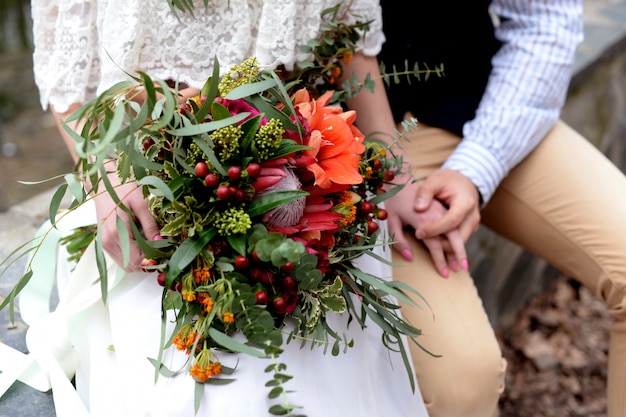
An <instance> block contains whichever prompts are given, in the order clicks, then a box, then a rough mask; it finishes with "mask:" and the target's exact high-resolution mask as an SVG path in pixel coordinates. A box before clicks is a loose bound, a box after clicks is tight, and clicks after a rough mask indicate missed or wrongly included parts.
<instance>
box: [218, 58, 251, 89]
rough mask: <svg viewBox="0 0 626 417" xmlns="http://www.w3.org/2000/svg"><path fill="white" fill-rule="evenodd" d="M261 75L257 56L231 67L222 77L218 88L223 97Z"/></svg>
mask: <svg viewBox="0 0 626 417" xmlns="http://www.w3.org/2000/svg"><path fill="white" fill-rule="evenodd" d="M258 75H259V61H258V60H257V59H256V57H253V58H249V59H246V60H245V61H243V62H242V63H241V64H239V65H233V66H232V67H230V71H229V72H228V73H227V74H225V75H224V76H223V77H222V80H221V81H220V84H219V86H218V89H219V91H220V94H221V95H222V97H224V96H226V94H228V93H230V92H231V91H232V90H234V89H235V88H237V87H239V86H240V85H243V84H248V83H250V81H251V80H252V79H254V78H256V77H257V76H258Z"/></svg>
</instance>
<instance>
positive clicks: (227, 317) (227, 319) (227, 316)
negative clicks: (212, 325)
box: [223, 311, 235, 323]
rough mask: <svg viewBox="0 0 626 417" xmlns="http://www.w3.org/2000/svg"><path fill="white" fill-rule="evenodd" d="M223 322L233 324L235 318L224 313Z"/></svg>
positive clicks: (230, 313)
mask: <svg viewBox="0 0 626 417" xmlns="http://www.w3.org/2000/svg"><path fill="white" fill-rule="evenodd" d="M223 321H224V323H234V322H235V316H234V315H233V313H232V312H230V311H227V312H226V313H224V318H223Z"/></svg>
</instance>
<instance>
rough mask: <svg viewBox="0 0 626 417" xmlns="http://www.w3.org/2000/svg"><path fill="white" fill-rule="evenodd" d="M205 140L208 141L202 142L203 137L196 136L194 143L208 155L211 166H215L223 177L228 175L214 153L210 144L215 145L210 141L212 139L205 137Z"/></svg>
mask: <svg viewBox="0 0 626 417" xmlns="http://www.w3.org/2000/svg"><path fill="white" fill-rule="evenodd" d="M203 136H204V138H205V139H206V140H202V138H201V137H198V136H194V138H193V141H194V143H195V144H196V145H198V147H199V148H200V149H201V150H202V152H204V155H206V157H207V159H208V160H209V162H211V165H213V167H214V168H215V169H216V170H217V171H218V172H219V173H220V174H222V175H226V170H225V169H224V167H223V166H222V164H221V162H220V161H219V160H218V159H217V157H216V156H215V152H213V149H212V148H211V146H212V145H211V146H209V143H211V144H212V143H213V142H212V141H211V139H210V137H208V136H206V135H203Z"/></svg>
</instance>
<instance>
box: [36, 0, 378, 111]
mask: <svg viewBox="0 0 626 417" xmlns="http://www.w3.org/2000/svg"><path fill="white" fill-rule="evenodd" d="M336 2H337V0H308V1H306V2H304V1H298V2H294V1H291V0H265V1H264V0H228V1H226V0H212V1H210V4H209V7H208V9H207V10H206V11H205V9H204V6H203V5H202V3H201V2H199V1H198V3H199V5H196V9H195V12H194V16H191V15H190V14H188V13H182V12H181V13H178V16H179V18H180V20H179V19H177V17H176V16H175V15H174V14H173V13H172V11H171V9H170V7H169V5H168V4H167V2H166V1H165V0H137V1H132V2H129V1H127V0H32V3H31V4H32V15H33V33H34V41H35V51H34V55H33V61H34V71H35V82H36V84H37V86H38V88H39V91H40V95H41V105H42V107H43V108H44V109H46V108H47V107H48V104H50V105H52V106H53V107H54V108H55V110H57V111H59V112H65V111H67V109H68V108H69V106H70V105H71V104H73V103H84V102H86V101H88V100H91V99H93V98H94V97H96V95H97V94H99V93H101V92H102V91H104V89H106V88H108V87H110V86H112V85H114V84H115V83H117V82H119V81H122V80H125V79H128V75H127V73H134V72H135V71H138V70H140V71H144V72H146V73H148V74H151V75H152V76H154V77H156V78H161V79H177V80H178V81H180V82H184V83H185V84H187V85H189V86H192V87H196V88H200V87H201V86H202V84H203V83H204V82H205V81H206V78H207V77H208V76H209V75H210V74H211V72H212V65H213V59H214V57H215V56H217V58H218V59H219V62H220V67H221V68H222V69H223V70H226V69H228V68H229V67H230V66H231V65H234V64H237V63H240V62H241V61H243V60H244V59H246V58H249V57H251V56H256V57H257V58H258V59H259V61H260V62H261V63H262V64H263V65H268V66H269V67H272V68H275V67H277V66H278V65H280V64H284V65H285V66H286V67H287V68H293V64H294V63H295V62H297V61H299V60H303V59H304V58H305V55H304V54H302V52H300V50H299V45H301V44H304V43H306V42H307V41H308V40H309V39H311V38H312V37H314V36H315V35H316V34H317V32H318V29H319V26H320V14H321V12H322V10H324V9H325V8H328V7H332V6H334V5H336ZM352 10H353V12H354V14H356V15H358V16H360V18H361V19H367V20H372V19H373V20H374V23H373V24H372V27H371V30H370V32H368V34H367V36H366V37H365V39H364V40H363V43H362V50H363V52H364V53H366V54H368V55H375V54H377V53H378V52H379V50H380V47H381V46H382V43H383V42H384V36H383V34H382V27H381V23H380V22H381V18H380V17H381V16H380V7H379V5H378V1H377V0H355V1H354V4H353V6H352ZM146 11H149V13H148V12H146Z"/></svg>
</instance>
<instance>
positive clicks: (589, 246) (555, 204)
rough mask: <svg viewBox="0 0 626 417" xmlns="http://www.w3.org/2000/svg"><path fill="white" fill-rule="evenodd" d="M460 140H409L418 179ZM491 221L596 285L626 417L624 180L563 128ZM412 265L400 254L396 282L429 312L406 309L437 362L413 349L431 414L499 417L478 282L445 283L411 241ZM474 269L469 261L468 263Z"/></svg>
mask: <svg viewBox="0 0 626 417" xmlns="http://www.w3.org/2000/svg"><path fill="white" fill-rule="evenodd" d="M459 140H460V138H458V137H457V136H455V135H453V134H451V133H449V132H447V131H443V130H440V129H435V128H430V127H420V128H419V129H418V130H417V131H415V132H414V133H413V134H412V135H411V142H410V143H409V144H406V143H403V147H404V148H405V151H406V154H407V157H408V159H409V160H410V161H412V162H413V163H414V167H415V169H416V171H417V175H418V176H423V175H425V174H427V173H428V172H430V171H432V170H434V169H436V168H438V167H439V166H440V165H441V164H442V163H443V161H444V160H445V159H446V157H447V156H448V155H449V154H450V153H451V152H452V150H453V149H454V148H455V146H456V145H457V144H458V142H459ZM481 215H482V221H483V223H484V224H485V225H486V226H488V227H489V228H491V229H492V230H494V231H495V232H497V233H499V234H500V235H502V236H504V237H506V238H508V239H510V240H511V241H513V242H516V243H518V244H519V245H521V246H522V247H524V248H526V249H527V250H528V251H530V252H532V253H534V254H536V255H537V256H540V257H542V258H543V259H545V260H546V261H548V262H550V263H551V264H552V265H554V266H555V267H556V268H558V269H560V270H561V271H562V272H564V273H566V274H567V275H569V276H571V277H573V278H576V279H578V280H579V281H580V282H581V283H583V284H584V285H586V286H587V287H589V288H591V290H592V291H594V292H595V294H596V295H597V297H599V298H600V299H602V300H603V301H605V302H606V303H607V306H608V309H609V312H610V314H611V315H612V317H613V318H614V319H615V321H614V323H613V325H612V329H611V344H610V354H609V370H608V404H609V405H608V416H609V417H625V416H626V403H625V400H624V398H625V396H626V320H625V319H626V177H625V176H624V175H623V174H622V173H621V172H620V171H619V170H618V169H617V168H616V167H615V166H614V165H613V164H612V163H611V162H610V161H609V160H608V159H606V158H605V157H604V156H603V155H602V154H601V153H600V152H599V151H598V150H596V148H594V147H593V146H592V145H591V144H590V143H589V142H588V141H587V140H586V139H585V138H583V137H581V136H580V135H579V134H578V133H576V132H575V131H573V130H572V129H571V128H569V127H568V126H567V125H565V124H564V123H563V122H558V123H557V124H556V125H555V127H554V128H553V129H552V131H551V132H550V133H549V134H548V135H547V137H546V138H545V139H544V140H543V141H542V143H541V144H540V145H539V146H538V147H537V148H536V149H535V150H534V151H533V152H532V153H531V154H530V155H529V156H528V157H527V158H526V159H524V160H523V161H522V162H521V163H520V164H519V165H518V166H517V167H516V168H515V169H514V170H513V171H512V172H511V173H510V174H509V175H508V176H507V178H506V179H505V180H504V181H503V182H502V184H501V185H500V187H499V188H498V190H497V192H496V193H495V195H494V196H493V198H492V200H491V201H490V202H489V204H488V205H487V206H486V207H485V208H484V210H483V211H482V213H481ZM412 244H413V251H414V258H415V259H414V261H413V262H412V263H407V262H406V261H404V260H403V259H402V257H401V256H399V255H397V254H395V253H394V262H395V263H400V264H404V265H403V267H398V268H395V269H394V276H395V278H396V279H398V280H400V281H404V282H406V283H408V284H410V285H412V286H413V287H414V288H415V289H416V290H418V291H419V292H420V293H421V294H422V295H423V296H424V297H425V299H426V300H427V301H428V303H429V304H430V307H431V308H432V310H430V309H429V308H427V307H422V308H407V307H405V308H404V309H403V312H404V314H405V316H406V317H407V318H408V319H409V320H410V321H411V322H412V323H413V324H415V325H416V326H417V327H418V328H420V329H422V331H423V336H421V337H420V338H419V339H418V341H419V343H420V344H422V345H423V346H424V347H425V348H426V349H428V350H430V351H431V352H433V353H436V354H440V355H442V356H441V357H440V358H433V357H432V356H430V355H428V354H426V353H424V352H423V351H422V350H420V348H419V347H416V346H412V347H411V350H412V354H413V358H414V362H415V367H416V373H417V377H418V380H419V384H420V388H421V390H422V395H423V397H424V400H425V402H426V405H427V408H428V410H429V414H430V416H431V417H455V416H459V417H473V416H475V417H489V416H491V415H495V414H496V413H497V402H498V398H499V395H500V393H501V392H502V391H503V389H504V374H505V370H506V362H505V360H504V359H503V358H502V355H501V351H500V348H499V345H498V342H497V340H496V338H495V336H494V332H493V329H492V327H491V325H490V323H489V320H488V318H487V315H486V313H485V311H484V308H483V305H482V302H481V300H480V299H479V296H478V293H477V290H476V288H475V286H474V283H473V281H472V278H471V277H470V276H469V274H467V273H464V272H459V273H454V272H452V271H451V275H450V277H449V278H448V279H444V278H442V277H441V276H439V275H438V274H437V272H436V270H435V269H434V267H433V265H432V262H431V260H430V257H429V255H428V252H427V251H426V250H425V248H424V247H423V246H422V245H421V244H420V243H419V242H418V241H416V240H415V239H413V242H412ZM469 262H470V265H471V259H470V260H469Z"/></svg>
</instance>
